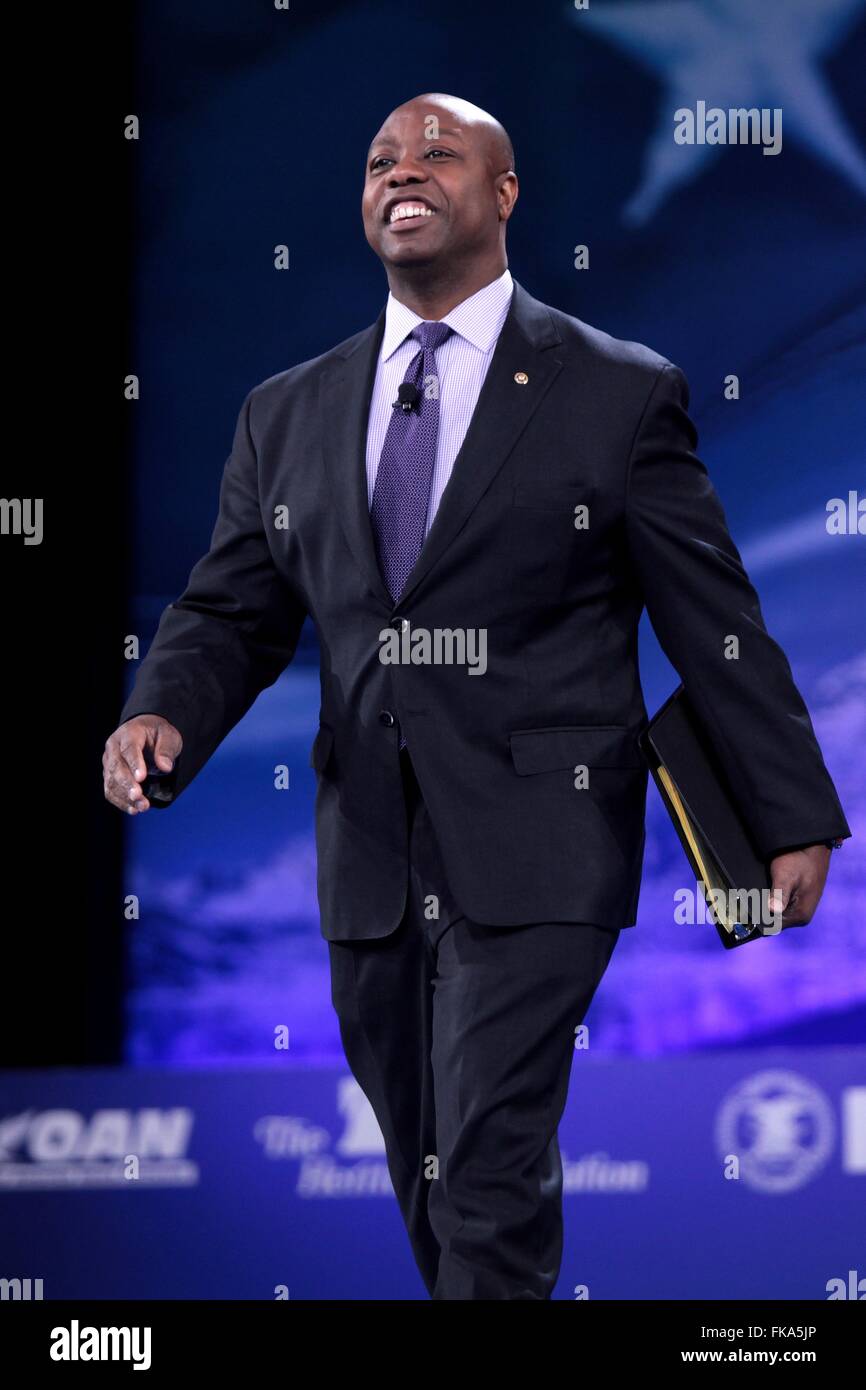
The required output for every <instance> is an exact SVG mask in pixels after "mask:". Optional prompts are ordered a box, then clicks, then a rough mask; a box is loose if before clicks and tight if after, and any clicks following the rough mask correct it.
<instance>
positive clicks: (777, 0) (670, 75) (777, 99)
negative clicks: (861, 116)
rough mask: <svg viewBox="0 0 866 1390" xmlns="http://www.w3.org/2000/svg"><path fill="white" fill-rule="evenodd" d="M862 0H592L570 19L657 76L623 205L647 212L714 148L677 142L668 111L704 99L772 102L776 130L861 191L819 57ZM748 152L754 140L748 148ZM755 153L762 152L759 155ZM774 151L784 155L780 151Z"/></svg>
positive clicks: (864, 168)
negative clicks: (655, 101)
mask: <svg viewBox="0 0 866 1390" xmlns="http://www.w3.org/2000/svg"><path fill="white" fill-rule="evenodd" d="M864 4H866V0H820V2H819V0H657V3H653V4H644V3H641V0H615V3H612V4H608V5H602V4H599V3H597V0H593V3H591V4H590V6H589V8H588V9H586V10H575V9H573V8H572V9H571V10H570V14H571V15H572V17H573V19H574V21H575V23H577V24H584V25H586V26H587V27H588V28H589V29H592V30H593V31H594V32H595V33H598V34H600V35H603V36H604V37H605V38H607V39H610V40H611V41H612V42H613V43H615V44H618V45H619V46H620V47H621V48H624V49H626V50H627V51H628V52H629V53H630V54H631V55H632V56H633V57H634V58H636V59H637V60H638V61H639V62H641V63H643V64H644V65H645V66H646V67H648V68H650V69H651V70H652V71H653V72H655V73H656V74H657V75H658V76H659V77H660V78H661V80H662V81H663V82H664V84H665V91H664V97H663V100H662V102H661V109H660V111H659V119H658V122H657V124H656V127H655V130H654V132H653V134H652V136H651V139H650V144H649V147H648V149H647V153H646V159H645V164H644V170H643V176H642V178H641V182H640V185H639V187H638V188H637V190H636V192H635V193H633V194H632V196H631V198H630V199H629V201H628V202H627V203H626V205H625V207H624V208H623V218H624V220H625V221H628V222H631V223H633V224H635V225H639V224H641V223H644V222H647V221H648V220H649V219H650V218H651V217H652V216H653V214H654V213H655V212H656V211H657V210H658V208H659V207H660V206H661V204H662V203H663V202H664V201H665V199H666V198H667V197H669V195H670V194H671V193H672V192H673V190H674V189H675V188H677V187H678V186H680V185H682V184H685V183H688V182H690V181H691V180H692V179H694V178H696V177H697V175H698V174H699V173H700V172H701V170H702V169H703V167H704V165H705V164H707V163H708V162H709V161H710V160H711V159H713V158H714V157H716V156H717V155H718V153H719V149H720V148H721V147H720V146H718V145H697V144H695V145H677V144H676V143H675V142H674V138H673V131H674V120H673V116H674V112H675V111H676V110H677V109H678V108H680V107H688V108H690V109H691V110H694V109H695V105H696V103H697V102H698V101H699V100H703V101H705V102H706V103H707V107H711V106H719V107H722V108H723V109H724V110H728V109H729V108H730V107H742V106H744V107H755V106H756V107H758V108H761V107H769V108H771V109H773V108H776V107H781V108H782V112H783V115H782V132H783V139H784V138H785V137H787V136H789V135H790V136H791V137H792V138H794V139H796V140H797V141H798V142H799V143H800V144H802V145H805V146H807V147H808V148H809V149H810V150H811V151H812V153H813V154H814V155H816V156H817V157H818V158H819V159H822V160H824V162H825V163H827V164H829V165H830V166H831V167H832V168H834V169H835V170H837V172H839V173H840V174H842V175H843V177H844V178H845V179H847V181H848V182H849V183H850V184H852V185H853V187H854V188H856V189H857V191H858V193H860V194H862V195H864V196H866V158H864V156H863V154H862V153H861V151H860V149H859V148H858V146H857V142H856V140H855V139H854V136H853V134H852V133H851V130H850V129H849V127H848V125H847V123H846V121H845V117H844V115H843V114H842V112H841V110H840V109H839V106H838V103H837V102H836V100H835V98H834V96H833V93H832V91H831V90H830V87H829V85H828V83H827V80H826V78H825V77H824V74H823V73H822V72H821V70H820V67H819V64H820V62H821V60H822V59H823V58H825V57H826V56H827V54H829V53H830V52H832V51H833V49H835V48H837V47H838V45H839V43H840V42H841V40H842V38H843V37H844V35H845V33H846V32H847V31H848V29H849V28H850V27H851V26H852V24H853V21H854V19H855V18H856V16H857V14H858V13H859V12H860V11H861V10H862V9H863V8H864ZM756 153H757V150H756ZM762 157H763V156H762ZM782 157H784V155H783V156H782Z"/></svg>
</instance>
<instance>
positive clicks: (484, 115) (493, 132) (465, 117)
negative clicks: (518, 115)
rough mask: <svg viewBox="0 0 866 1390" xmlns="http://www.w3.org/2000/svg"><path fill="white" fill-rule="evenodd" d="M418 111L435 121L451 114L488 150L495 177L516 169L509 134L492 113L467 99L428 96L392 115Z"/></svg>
mask: <svg viewBox="0 0 866 1390" xmlns="http://www.w3.org/2000/svg"><path fill="white" fill-rule="evenodd" d="M418 107H420V108H421V109H422V110H423V111H427V112H429V113H430V114H431V116H433V117H435V116H437V115H438V114H439V113H440V112H442V113H447V114H448V115H449V116H451V117H453V118H454V120H456V121H458V122H459V123H460V124H461V125H462V126H463V127H464V128H465V129H466V130H467V131H468V132H471V133H472V136H473V138H475V139H477V140H478V141H479V143H480V144H481V145H482V146H483V147H484V149H485V151H486V154H487V160H488V164H489V166H490V171H491V173H492V174H494V175H495V174H507V173H508V171H509V169H511V170H513V169H514V146H513V145H512V143H511V139H510V137H509V134H508V131H507V130H506V129H505V126H504V125H503V124H502V122H501V121H497V119H496V117H495V116H491V114H490V112H489V111H485V110H484V109H483V108H482V107H480V106H476V105H475V103H474V102H471V101H465V100H464V98H463V97H452V96H449V95H448V93H447V92H424V93H423V94H422V95H421V96H417V97H412V98H411V99H410V100H409V101H404V102H403V105H402V106H398V107H396V108H395V109H394V111H392V112H391V116H395V115H396V114H397V112H399V111H405V110H407V109H411V108H415V109H417V108H418ZM391 116H389V117H388V119H389V120H390V119H391Z"/></svg>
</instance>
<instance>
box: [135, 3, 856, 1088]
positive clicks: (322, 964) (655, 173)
mask: <svg viewBox="0 0 866 1390" xmlns="http://www.w3.org/2000/svg"><path fill="white" fill-rule="evenodd" d="M139 14H140V32H139V82H140V92H139V97H138V100H137V108H136V109H137V111H138V114H139V116H140V120H141V138H140V140H139V141H138V142H137V143H136V144H135V145H134V147H131V149H130V158H131V159H133V160H134V161H135V166H136V179H137V227H138V229H139V232H140V241H139V244H138V248H137V259H136V282H135V301H136V309H135V370H136V372H137V373H138V375H139V376H140V379H141V383H142V391H141V399H140V401H139V402H138V403H136V404H135V406H134V412H135V417H134V418H135V427H134V428H135V466H136V484H135V556H136V559H135V575H136V596H135V606H134V616H133V630H134V631H136V632H138V633H139V634H140V636H141V639H142V651H144V650H146V647H147V644H148V643H149V640H150V637H151V635H152V632H153V630H154V627H155V624H156V621H157V619H158V616H159V613H160V611H161V609H162V607H163V606H164V605H165V604H166V603H167V602H168V601H169V600H170V599H171V598H173V597H175V596H176V595H177V594H178V593H179V592H180V590H181V589H182V588H183V586H184V584H185V582H186V578H187V575H188V572H189V570H190V568H191V566H192V564H193V563H194V561H195V560H196V559H197V558H198V556H199V554H200V553H201V552H202V551H203V550H204V549H205V548H206V547H207V544H208V541H209V537H210V530H211V526H212V523H213V520H214V516H215V508H216V503H217V494H218V487H219V480H220V475H221V471H222V465H223V463H224V461H225V458H226V456H227V453H228V449H229V445H230V442H231V436H232V431H233V428H234V422H235V418H236V415H237V412H238V410H239V407H240V404H241V402H242V400H243V398H244V396H245V395H246V393H247V392H248V391H249V390H250V389H251V387H252V386H254V385H255V384H256V383H257V382H259V381H261V380H262V379H264V378H265V377H267V376H270V375H272V374H273V373H276V372H278V371H281V370H283V369H284V368H287V367H289V366H291V365H292V364H294V363H296V362H299V361H302V360H304V359H306V358H308V357H311V356H314V355H316V354H318V353H320V352H322V351H324V350H326V349H327V348H329V347H330V346H332V345H333V344H335V343H336V342H338V341H339V340H340V339H342V338H344V337H346V336H348V335H349V334H351V333H354V332H355V331H357V330H358V329H360V328H362V327H363V326H365V325H367V324H368V323H370V322H372V321H373V320H374V319H375V317H376V315H377V314H378V312H379V310H380V308H381V306H382V304H383V302H384V298H385V294H386V284H385V279H384V275H383V271H382V269H381V266H380V265H379V263H378V261H376V260H375V258H374V257H373V255H372V253H371V252H370V250H369V248H368V247H367V245H366V242H365V241H364V238H363V234H362V229H361V221H360V207H359V205H360V194H361V185H362V176H363V163H364V154H365V150H366V147H367V144H368V142H369V140H370V139H371V137H372V135H373V134H374V133H375V131H376V130H377V128H378V126H379V125H380V124H381V122H382V120H383V119H384V117H385V115H386V114H387V113H388V112H389V111H390V110H391V109H392V108H393V107H394V106H395V105H397V104H399V103H400V102H401V101H403V100H405V99H406V98H408V97H410V96H412V95H414V94H416V93H418V92H423V91H428V90H440V91H447V92H452V93H455V94H457V95H462V96H465V97H467V98H469V99H471V100H472V101H474V102H476V103H478V104H479V105H481V106H484V107H486V108H488V109H489V110H491V111H493V112H494V113H495V114H497V115H498V116H499V117H500V118H501V119H502V121H503V122H504V123H505V125H506V126H507V128H508V129H509V131H510V133H511V135H512V137H513V140H514V144H515V149H516V167H517V172H518V175H519V177H520V180H521V197H520V200H519V203H518V206H517V209H516V212H515V215H514V217H513V219H512V221H511V223H510V227H509V248H510V265H511V270H512V273H513V274H514V276H515V277H516V278H517V279H518V280H519V281H520V282H522V283H523V284H524V285H525V286H526V288H527V289H528V290H529V291H530V292H531V293H533V294H534V295H536V296H538V297H539V298H541V299H543V300H546V301H548V302H550V303H552V304H555V305H557V306H559V307H560V308H562V309H564V310H567V311H569V312H571V313H574V314H576V315H578V316H579V317H581V318H584V319H586V320H587V321H589V322H590V323H593V324H596V325H598V326H600V327H602V328H604V329H606V330H608V331H609V332H611V333H613V334H615V335H617V336H620V337H625V338H631V339H638V340H640V341H643V342H646V343H648V344H650V346H652V347H653V348H655V349H657V350H659V351H660V352H662V353H664V354H665V355H666V356H668V357H669V358H671V359H672V360H673V361H674V362H676V363H677V364H678V365H680V366H681V367H682V368H683V370H684V371H685V372H686V375H687V377H688V379H689V381H690V385H691V389H692V411H693V415H694V417H695V419H696V422H697V424H698V426H699V429H700V433H701V452H702V455H703V457H704V458H705V460H706V462H707V464H708V466H709V468H710V471H711V474H712V476H713V478H714V480H715V482H716V485H717V487H718V490H719V492H720V494H721V497H722V500H723V503H724V506H725V509H726V511H727V514H728V518H729V521H730V524H731V527H732V530H733V533H734V535H735V538H736V539H737V541H738V543H739V545H740V547H741V550H742V553H743V557H744V559H745V562H746V564H747V566H748V568H749V570H750V572H751V574H752V576H753V578H754V580H755V582H756V584H757V586H758V588H759V591H760V593H761V596H762V601H763V608H764V613H765V617H766V620H767V623H768V626H769V628H770V630H771V631H772V632H773V634H774V635H775V636H776V637H777V638H778V639H779V641H780V642H781V643H782V645H783V646H784V648H785V649H786V651H787V652H788V654H789V656H790V659H791V662H792V665H793V668H794V673H795V676H796V679H797V681H798V682H799V684H800V687H801V689H802V690H803V692H804V695H805V697H806V699H807V701H808V703H809V706H810V708H811V710H812V712H813V715H814V720H815V724H816V727H817V732H818V735H819V738H820V740H821V743H822V746H823V748H824V751H825V755H826V758H827V762H828V764H829V767H830V770H831V773H832V775H833V777H834V778H835V780H836V784H837V786H838V789H839V792H840V795H841V798H842V801H843V804H844V806H845V809H846V812H847V815H848V819H849V821H850V823H851V827H852V829H853V831H854V836H855V838H854V839H853V840H852V841H850V842H848V843H847V844H846V845H845V847H844V848H843V849H842V851H841V852H840V853H838V854H837V855H835V856H834V862H833V866H832V874H831V877H830V880H829V884H828V887H827V891H826V894H825V898H824V902H823V904H822V906H821V909H820V913H819V915H818V917H817V918H816V920H815V921H814V922H813V924H812V925H811V926H809V927H808V928H806V929H805V930H803V931H798V932H787V933H785V935H784V936H783V937H781V938H776V939H772V940H768V941H763V942H760V943H757V944H755V945H750V946H749V947H747V948H745V949H743V950H741V951H738V952H733V953H724V952H722V950H721V948H720V946H719V944H718V942H717V939H716V935H715V932H714V930H713V929H712V927H710V926H707V925H688V924H683V923H680V922H678V921H677V920H676V915H675V894H676V893H677V891H678V890H681V889H683V888H686V887H688V886H689V875H688V872H687V868H686V864H685V861H684V859H683V856H682V853H681V850H680V848H679V845H678V843H677V841H676V840H675V838H674V835H673V831H672V830H671V828H670V827H669V825H668V824H667V821H666V818H665V815H664V813H663V811H662V808H661V806H660V803H659V801H658V799H657V796H656V794H655V791H654V790H653V789H651V791H650V802H649V817H648V842H647V853H646V866H645V878H644V890H643V896H642V900H641V910H640V919H639V922H638V925H637V927H636V928H635V929H634V930H633V931H630V932H628V933H626V934H625V936H624V937H623V938H622V941H621V944H620V946H619V947H618V949H617V953H616V955H615V957H614V960H613V963H612V965H611V969H610V971H609V973H608V976H607V977H606V980H605V983H604V986H603V988H602V990H601V992H600V995H599V998H598V1001H597V1003H596V1006H595V1009H594V1013H593V1026H594V1035H593V1036H594V1046H596V1047H597V1048H598V1049H599V1050H600V1051H604V1052H606V1053H609V1054H631V1055H634V1054H639V1055H649V1054H664V1053H670V1052H678V1051H683V1050H693V1049H696V1048H702V1047H719V1046H722V1045H724V1046H730V1045H758V1044H761V1045H764V1044H769V1043H790V1044H791V1045H792V1046H798V1045H800V1044H805V1043H829V1042H835V1043H845V1042H851V1041H854V1040H858V1039H862V1038H863V1037H864V1018H866V949H864V948H866V911H864V908H866V901H864V883H866V847H864V846H866V837H864V829H866V631H864V617H863V607H862V603H863V561H864V545H866V541H864V537H863V536H862V534H859V535H858V534H857V523H856V517H855V518H854V522H853V526H851V525H848V526H847V527H846V528H845V529H843V530H840V531H837V532H836V533H834V532H833V531H832V529H828V516H829V514H828V505H829V504H831V499H833V498H839V499H843V500H844V502H845V505H846V509H847V508H848V505H849V500H850V501H851V504H852V506H853V507H854V509H855V510H856V506H857V501H858V496H857V495H855V496H854V498H853V499H850V497H849V495H850V494H851V492H852V490H856V489H857V488H858V487H859V488H860V493H859V499H860V500H861V505H862V497H863V483H864V476H866V475H864V466H863V438H864V434H866V392H864V390H863V380H864V377H866V351H864V339H866V331H864V330H866V292H864V269H866V263H864V231H866V119H864V87H863V81H862V77H863V72H864V68H866V5H864V3H863V0H761V3H760V4H756V3H755V0H679V3H676V4H674V3H668V2H667V0H657V3H652V2H651V0H647V3H639V0H629V2H628V3H626V2H625V0H592V3H591V5H590V6H589V7H588V8H580V7H578V6H576V5H574V4H568V3H564V2H563V3H542V4H536V5H532V6H526V5H524V4H521V5H509V4H503V3H500V2H499V0H497V3H487V2H486V0H480V3H474V4H472V5H471V6H466V5H462V4H461V5H458V4H455V3H452V2H451V0H442V3H440V4H438V5H436V6H435V7H433V9H429V7H427V8H426V9H425V7H421V6H415V7H408V8H407V7H406V5H405V4H404V3H402V0H400V2H399V3H398V0H394V3H385V2H380V3H366V4H364V5H360V6H358V5H354V4H340V3H325V4H323V3H316V4H304V3H293V4H292V5H291V7H290V8H289V9H287V10H282V9H280V10H277V9H276V8H275V7H274V6H272V5H270V6H269V5H267V4H260V5H249V4H246V3H242V2H241V0H213V3H211V4H209V5H208V6H207V7H206V8H205V9H202V8H201V7H198V6H193V5H182V4H180V5H179V4H176V3H174V0H151V3H149V4H147V5H142V6H140V7H139ZM699 101H701V102H704V103H706V106H707V107H711V106H713V105H717V106H719V107H721V108H723V109H727V108H730V107H737V106H743V107H752V106H756V107H761V108H765V107H766V108H768V109H770V110H775V109H776V108H779V109H781V111H782V112H783V124H782V127H781V130H782V137H783V138H782V148H781V149H780V150H779V151H778V152H777V153H776V154H767V153H765V152H764V149H763V148H762V147H761V146H758V145H745V146H744V145H739V146H730V147H722V146H714V145H710V144H706V143H704V144H694V145H679V144H677V143H676V142H675V140H674V138H673V129H674V117H673V113H674V112H675V111H676V110H677V109H679V108H683V107H688V108H690V109H693V110H697V103H698V102H699ZM279 245H285V246H287V247H288V248H289V267H288V269H286V270H277V269H275V266H274V248H275V247H276V246H279ZM579 247H586V248H587V252H588V266H585V267H584V268H577V267H576V265H575V262H576V261H578V263H579V264H580V265H582V266H583V264H584V263H583V261H582V260H581V258H580V256H579V255H578V254H576V248H579ZM732 376H735V377H737V378H738V381H739V396H738V398H737V399H731V398H729V397H730V395H731V393H730V391H727V392H726V382H728V380H729V378H731V377H732ZM849 515H852V514H849ZM642 656H643V671H644V685H645V691H646V698H647V704H648V706H649V707H650V709H653V708H655V707H656V706H657V705H658V704H659V703H660V702H661V701H662V700H663V699H664V697H665V696H666V695H667V694H668V692H669V691H670V690H671V689H672V688H673V686H674V685H675V683H676V680H677V677H676V674H675V673H674V672H673V671H672V670H671V669H670V667H669V666H668V665H667V663H666V661H665V659H664V658H663V656H662V655H661V653H660V651H659V649H658V646H657V644H656V642H655V639H654V637H653V635H652V633H651V631H649V630H647V631H645V632H644V633H643V636H642ZM128 675H129V678H130V681H131V680H132V677H133V675H134V669H133V667H132V665H130V668H129V671H128ZM318 703H319V693H318V677H317V651H316V639H315V633H314V632H313V631H312V630H305V635H304V642H303V645H302V648H301V650H300V652H299V654H298V657H297V658H296V660H295V662H294V664H293V665H292V666H291V667H290V669H289V670H288V672H287V673H286V674H285V675H284V676H283V677H282V678H281V679H280V681H279V682H278V683H277V685H276V686H275V687H273V688H272V689H271V690H269V691H268V692H266V693H265V694H264V695H263V696H262V697H261V698H260V699H259V701H258V702H257V704H256V705H255V707H254V709H253V710H252V712H251V713H250V714H249V715H248V716H247V718H246V719H245V720H244V721H243V722H242V724H241V725H240V726H239V727H238V728H237V729H236V730H235V731H234V732H233V733H232V734H231V736H230V737H229V738H228V739H227V740H226V742H225V743H224V745H223V746H222V748H221V749H220V750H219V752H218V754H217V755H216V756H215V757H214V759H213V760H212V762H211V764H210V765H209V766H208V767H207V768H206V769H205V771H204V772H203V773H202V774H201V775H200V777H199V778H198V780H197V781H196V782H195V783H194V784H193V786H192V787H191V788H190V789H189V790H188V791H187V792H185V794H184V795H183V797H182V798H181V799H180V801H179V802H178V804H177V806H175V807H174V808H172V809H171V810H170V811H168V812H166V813H165V814H159V813H157V814H149V815H147V816H146V817H143V818H141V819H140V820H136V821H135V822H134V823H130V824H129V826H128V828H127V846H128V861H127V876H126V887H127V891H128V892H130V893H135V894H136V895H137V896H138V898H139V902H140V911H141V915H140V918H139V919H138V920H137V921H135V922H133V923H129V924H127V930H128V939H129V951H130V957H129V959H130V973H129V979H130V993H129V1015H128V1016H129V1027H128V1046H127V1056H128V1060H129V1061H130V1062H131V1063H134V1064H140V1065H148V1066H153V1065H170V1064H209V1063H230V1064H238V1065H239V1064H254V1063H256V1062H258V1061H264V1060H267V1058H268V1057H269V1055H271V1053H272V1046H273V1027H274V1025H275V1023H277V1022H284V1023H286V1025H287V1026H288V1027H289V1029H290V1034H291V1048H292V1053H293V1056H294V1057H296V1058H297V1059H307V1060H308V1061H314V1060H315V1061H319V1062H335V1061H337V1060H339V1058H340V1056H341V1052H340V1044H339V1038H338V1035H337V1026H336V1018H335V1016H334V1015H333V1012H332V1009H331V1004H330V999H329V988H328V962H327V952H326V949H325V946H324V943H323V942H322V941H321V939H320V935H319V927H318V920H317V908H316V899H315V887H314V869H315V865H314V848H313V838H312V835H313V831H312V801H313V790H314V788H313V774H312V772H311V771H310V769H309V768H308V764H307V758H308V752H309V747H310V743H311V741H312V737H313V734H314V731H315V729H316V727H317V712H318ZM283 763H284V764H287V765H288V767H289V769H290V786H289V788H288V789H287V790H284V791H276V790H275V789H274V785H273V770H274V767H275V765H277V764H283Z"/></svg>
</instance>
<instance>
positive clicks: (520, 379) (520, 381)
mask: <svg viewBox="0 0 866 1390" xmlns="http://www.w3.org/2000/svg"><path fill="white" fill-rule="evenodd" d="M514 380H515V381H516V382H517V385H518V386H528V384H529V377H528V376H527V375H526V372H515V373H514Z"/></svg>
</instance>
